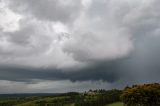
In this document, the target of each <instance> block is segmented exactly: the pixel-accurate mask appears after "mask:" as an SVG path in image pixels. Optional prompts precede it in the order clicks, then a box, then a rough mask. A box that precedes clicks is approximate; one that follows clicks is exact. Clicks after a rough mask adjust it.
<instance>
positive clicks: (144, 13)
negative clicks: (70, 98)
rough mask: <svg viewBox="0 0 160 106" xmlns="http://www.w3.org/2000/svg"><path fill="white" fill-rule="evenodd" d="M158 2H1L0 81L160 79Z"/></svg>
mask: <svg viewBox="0 0 160 106" xmlns="http://www.w3.org/2000/svg"><path fill="white" fill-rule="evenodd" d="M159 4H160V2H159V1H158V0H141V1H139V0H134V1H130V0H121V1H119V0H100V1H97V0H66V1H64V0H45V1H44V0H15V1H12V0H0V80H2V82H3V81H15V83H18V84H20V85H21V84H22V86H27V83H31V82H32V81H33V80H34V79H37V80H38V82H36V83H41V82H43V81H45V80H46V81H50V82H52V81H58V82H59V81H61V80H67V81H71V82H68V83H72V84H73V85H74V86H75V87H76V86H78V84H79V85H81V84H82V83H90V86H91V83H92V84H93V85H94V84H95V82H97V81H104V83H107V87H109V88H111V87H122V86H123V85H125V84H132V83H136V82H137V83H140V82H159V81H160V79H159V78H158V76H159V75H160V73H159V71H158V70H159V68H160V67H159V61H160V59H159V51H160V48H159V47H158V45H159V43H158V42H159V38H160V37H159V34H160V26H159V25H160V23H159V22H160V13H159ZM151 74H152V76H153V77H148V76H149V75H151ZM75 81H78V82H75ZM89 81H91V82H89ZM74 83H78V84H74ZM115 84H116V85H115ZM104 85H105V84H104ZM0 86H2V85H0ZM7 86H8V85H7ZM35 86H36V84H35ZM85 87H86V86H85ZM102 87H104V86H102ZM39 88H40V87H39ZM53 88H54V87H53ZM86 88H89V87H86ZM95 88H96V87H95ZM28 89H30V88H28ZM37 89H38V86H37ZM67 89H69V88H67ZM67 89H66V90H67ZM84 89H85V88H84ZM11 91H12V90H11ZM13 91H14V90H13ZM26 91H27V90H26ZM62 91H63V90H62ZM1 92H3V91H1ZM24 92H25V91H24ZM56 92H57V91H56Z"/></svg>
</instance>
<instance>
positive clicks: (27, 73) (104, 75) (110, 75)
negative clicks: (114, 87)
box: [0, 61, 123, 82]
mask: <svg viewBox="0 0 160 106" xmlns="http://www.w3.org/2000/svg"><path fill="white" fill-rule="evenodd" d="M119 63H121V62H117V61H113V62H104V63H98V64H94V65H93V66H90V67H87V68H83V69H78V70H77V69H76V68H75V69H72V71H63V70H59V69H43V68H27V67H26V68H25V67H13V66H12V67H11V66H1V67H0V73H2V74H1V75H0V79H1V80H10V81H30V80H31V79H42V80H70V81H73V82H75V81H87V80H92V81H96V80H103V81H107V82H114V81H117V80H118V77H120V76H121V73H120V72H123V71H121V70H119V68H120V64H119ZM68 70H69V69H68Z"/></svg>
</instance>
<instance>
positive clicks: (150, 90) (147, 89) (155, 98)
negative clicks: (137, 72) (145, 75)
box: [121, 83, 160, 106]
mask: <svg viewBox="0 0 160 106" xmlns="http://www.w3.org/2000/svg"><path fill="white" fill-rule="evenodd" d="M121 98H122V101H123V102H124V104H125V105H126V106H160V84H159V83H154V84H144V85H133V86H132V87H126V88H125V89H124V91H123V94H122V96H121Z"/></svg>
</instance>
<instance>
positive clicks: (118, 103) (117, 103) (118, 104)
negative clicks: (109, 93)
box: [106, 102, 124, 106]
mask: <svg viewBox="0 0 160 106" xmlns="http://www.w3.org/2000/svg"><path fill="white" fill-rule="evenodd" d="M106 106H124V105H123V103H122V102H116V103H112V104H109V105H106Z"/></svg>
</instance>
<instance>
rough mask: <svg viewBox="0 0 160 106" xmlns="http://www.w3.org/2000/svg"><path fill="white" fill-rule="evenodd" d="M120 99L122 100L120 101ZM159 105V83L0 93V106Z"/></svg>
mask: <svg viewBox="0 0 160 106" xmlns="http://www.w3.org/2000/svg"><path fill="white" fill-rule="evenodd" d="M121 100H122V101H123V102H121ZM124 105H125V106H160V84H158V83H154V84H144V85H133V86H132V87H126V88H125V89H124V90H123V91H122V90H117V89H113V90H103V89H100V90H89V91H88V92H84V93H77V92H69V93H64V94H58V95H51V94H45V95H42V94H37V95H32V94H31V95H28V94H27V95H23V94H20V95H18V96H17V94H12V95H7V96H6V95H0V106H124Z"/></svg>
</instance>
